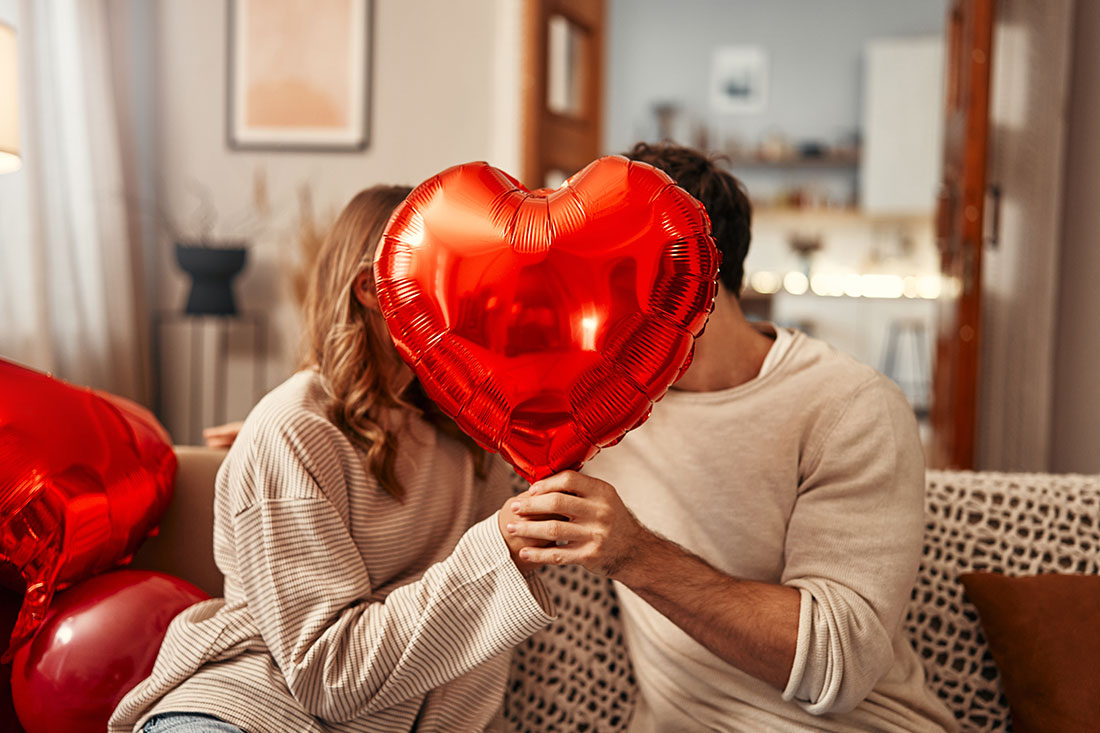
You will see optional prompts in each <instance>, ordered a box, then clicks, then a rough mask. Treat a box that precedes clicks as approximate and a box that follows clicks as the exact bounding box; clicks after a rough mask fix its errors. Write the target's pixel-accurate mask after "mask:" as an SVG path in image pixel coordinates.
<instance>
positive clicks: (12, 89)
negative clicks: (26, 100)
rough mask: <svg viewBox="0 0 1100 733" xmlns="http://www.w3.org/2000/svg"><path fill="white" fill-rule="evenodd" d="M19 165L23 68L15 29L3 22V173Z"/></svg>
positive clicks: (0, 107) (0, 70) (0, 142)
mask: <svg viewBox="0 0 1100 733" xmlns="http://www.w3.org/2000/svg"><path fill="white" fill-rule="evenodd" d="M18 168H19V68H18V64H17V60H16V48H15V29H14V28H12V27H11V26H10V25H5V24H4V23H0V173H10V172H11V171H14V170H16V169H18Z"/></svg>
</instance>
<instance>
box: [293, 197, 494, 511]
mask: <svg viewBox="0 0 1100 733" xmlns="http://www.w3.org/2000/svg"><path fill="white" fill-rule="evenodd" d="M410 190H411V189H409V188H407V187H404V186H374V187H373V188H368V189H366V190H364V191H360V192H359V193H358V194H357V195H356V196H355V198H353V199H352V200H351V202H349V203H348V205H347V206H346V207H344V210H343V211H342V212H341V213H340V216H339V217H337V219H336V222H335V223H334V224H333V226H332V230H331V231H330V232H329V234H328V236H327V237H326V238H325V241H324V243H323V244H322V245H321V248H320V251H319V252H318V253H317V259H316V261H315V263H314V264H313V266H312V268H311V276H310V278H309V289H308V291H307V294H306V298H305V303H304V308H303V310H304V317H305V357H304V359H303V363H302V367H303V368H312V369H316V370H317V371H318V372H320V374H321V377H322V379H321V384H322V385H323V389H324V391H325V395H326V398H327V403H328V404H327V405H326V414H327V417H328V418H329V420H331V421H332V422H333V423H334V424H335V425H336V426H337V427H338V428H340V430H341V431H342V432H343V433H344V434H345V435H346V436H347V437H348V439H350V440H351V441H352V442H353V443H355V444H356V445H358V446H359V447H360V448H362V449H363V450H364V451H365V452H366V454H367V462H368V465H369V467H370V471H371V473H372V474H374V476H375V478H376V479H377V480H378V482H379V484H380V485H381V486H382V488H383V489H384V490H385V491H386V492H387V493H389V494H390V495H391V496H393V497H394V498H396V499H402V498H403V497H404V493H405V492H404V487H402V486H401V483H400V481H399V480H398V478H397V474H396V471H395V467H396V462H397V442H398V438H397V429H398V428H399V425H398V424H396V423H395V422H394V417H396V416H399V415H400V412H399V411H400V410H409V411H415V412H418V413H421V414H423V415H424V417H425V419H427V420H428V421H429V422H431V423H433V424H434V425H435V426H436V428H437V429H439V430H440V431H442V432H444V433H445V434H448V435H450V436H452V437H455V438H458V439H459V440H462V441H463V442H464V443H466V445H467V446H469V447H470V449H471V452H473V453H474V456H475V468H476V470H477V473H478V475H479V476H482V477H483V476H484V470H485V468H484V453H483V452H482V451H481V450H480V449H479V448H477V446H476V444H475V443H474V442H473V441H472V440H470V439H469V438H467V437H466V436H465V435H463V434H462V433H461V431H459V430H458V427H457V426H456V425H455V424H454V423H453V422H451V421H450V419H449V418H447V417H446V415H444V414H443V413H442V412H440V411H439V409H438V408H436V407H435V405H434V404H433V403H432V402H431V400H429V399H428V398H427V396H426V395H425V394H424V392H423V390H422V389H421V387H420V384H419V383H418V382H417V381H416V380H415V379H414V380H413V381H412V383H411V384H409V383H408V378H407V372H406V371H404V369H403V365H402V362H401V357H400V356H398V354H397V349H396V348H394V345H393V342H392V341H391V340H390V337H389V333H388V331H387V330H386V324H385V321H384V320H383V318H382V314H381V312H380V311H379V310H378V308H377V304H375V305H374V307H370V306H364V305H363V304H362V303H360V302H359V299H358V298H357V297H356V294H355V282H356V280H357V279H358V278H359V276H360V274H362V273H363V272H368V273H369V272H371V270H372V268H373V265H374V253H375V250H376V249H377V247H378V243H379V241H380V240H381V237H382V232H383V230H384V229H385V227H386V223H387V222H388V221H389V218H390V215H391V214H392V213H393V211H394V209H396V208H397V206H398V204H400V203H401V202H402V201H403V200H404V199H405V197H406V196H408V195H409V192H410ZM373 290H374V287H373V275H372V280H371V291H372V292H373Z"/></svg>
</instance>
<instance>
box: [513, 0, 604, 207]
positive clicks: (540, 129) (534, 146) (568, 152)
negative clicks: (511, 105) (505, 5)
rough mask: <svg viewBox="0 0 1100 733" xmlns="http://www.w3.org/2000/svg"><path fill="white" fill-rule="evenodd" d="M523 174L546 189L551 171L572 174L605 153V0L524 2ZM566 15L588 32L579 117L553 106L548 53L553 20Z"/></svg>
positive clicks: (531, 184)
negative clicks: (549, 93) (549, 104)
mask: <svg viewBox="0 0 1100 733" xmlns="http://www.w3.org/2000/svg"><path fill="white" fill-rule="evenodd" d="M524 6H525V7H524V16H525V17H524V20H523V23H524V36H525V39H524V40H525V43H524V48H525V51H524V54H525V58H524V65H523V68H524V79H523V151H522V161H523V172H522V176H521V179H522V180H523V182H524V184H525V185H527V186H528V187H529V188H538V187H541V186H543V185H544V181H545V178H546V173H547V172H548V171H551V170H555V169H557V170H562V171H564V172H565V173H566V174H572V173H574V172H576V171H577V170H580V169H581V168H583V167H584V166H585V165H587V164H588V163H589V162H591V161H592V160H594V159H595V158H596V157H597V156H598V155H599V146H600V132H601V125H602V123H603V109H602V108H603V57H604V34H605V24H606V13H605V7H604V0H526V2H525V3H524ZM554 15H561V16H563V17H565V18H566V19H568V20H569V21H570V22H572V23H574V24H575V25H577V26H578V27H579V28H581V29H583V30H584V31H585V32H586V37H587V42H586V43H585V44H584V46H583V48H582V61H581V66H582V73H583V74H584V76H585V82H584V84H583V87H584V88H583V90H582V98H581V109H580V114H579V115H577V116H575V117H574V116H568V115H561V114H556V113H554V112H551V111H550V110H549V109H548V107H547V101H546V100H547V76H548V69H547V59H546V56H547V49H548V31H549V22H550V18H551V16H554Z"/></svg>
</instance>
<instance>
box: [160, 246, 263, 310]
mask: <svg viewBox="0 0 1100 733" xmlns="http://www.w3.org/2000/svg"><path fill="white" fill-rule="evenodd" d="M247 252H248V251H247V250H246V249H245V248H244V247H243V246H231V247H225V246H220V245H219V246H217V247H210V246H204V245H201V244H185V243H182V242H177V243H176V261H177V262H179V265H180V268H181V269H182V270H183V271H184V272H186V273H187V274H188V275H190V276H191V292H190V294H188V296H187V306H186V307H185V308H184V313H187V314H189V315H194V316H234V315H236V314H237V302H236V300H234V298H233V278H235V277H236V276H237V273H239V272H240V271H241V270H242V269H243V268H244V262H245V255H246V254H247Z"/></svg>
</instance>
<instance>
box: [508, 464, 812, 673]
mask: <svg viewBox="0 0 1100 733" xmlns="http://www.w3.org/2000/svg"><path fill="white" fill-rule="evenodd" d="M510 510H511V511H512V512H514V513H515V515H516V520H515V521H512V522H507V523H506V524H505V527H504V528H503V530H504V532H505V533H506V535H515V536H517V537H521V538H526V539H527V540H536V541H542V542H545V543H547V544H548V545H549V546H547V547H538V546H528V547H524V548H523V549H521V550H520V552H519V557H520V559H521V560H523V561H525V562H529V563H544V564H553V565H564V564H576V565H582V566H584V567H585V568H587V569H588V570H590V571H592V572H594V573H599V574H600V575H605V576H608V577H611V578H614V579H615V580H618V581H619V582H621V583H623V584H624V585H625V586H627V587H628V588H630V589H631V590H633V591H634V592H635V593H637V594H638V595H639V596H641V597H642V598H643V599H645V601H646V602H648V603H649V604H650V605H652V606H653V607H654V608H656V609H657V610H658V611H659V612H661V613H662V614H664V615H665V617H666V618H668V619H669V620H670V621H672V622H673V623H674V624H676V625H677V626H679V627H680V628H681V629H683V630H684V631H685V632H686V633H687V634H688V635H690V636H691V637H692V638H694V639H695V640H696V641H698V642H699V643H700V644H702V645H703V646H704V647H706V648H707V649H709V650H710V651H711V652H712V653H714V654H716V655H717V656H718V657H720V658H721V659H724V660H725V661H727V662H729V663H730V664H732V665H733V666H735V667H737V668H739V669H741V670H742V671H744V672H746V673H748V674H751V675H752V676H754V677H758V678H760V679H762V680H764V681H766V682H768V683H770V684H772V685H774V686H775V687H777V688H778V689H780V690H782V689H784V688H785V687H786V685H787V678H788V677H789V676H790V673H791V667H792V666H793V664H794V653H795V647H796V646H797V642H798V614H799V608H800V605H801V596H800V595H799V592H798V591H797V590H796V589H794V588H789V587H787V586H781V585H775V584H772V583H761V582H757V581H753V580H741V579H739V578H733V577H730V576H729V575H726V574H725V573H723V572H720V571H719V570H717V569H716V568H714V567H712V566H710V565H709V564H708V563H707V562H706V561H704V560H703V559H702V558H699V557H697V556H695V555H693V554H691V553H690V552H688V551H687V550H685V549H684V548H682V547H680V546H679V545H677V544H676V543H675V542H673V541H671V540H668V539H665V538H664V537H661V536H659V535H657V534H655V533H653V532H651V531H650V530H648V529H647V528H645V527H643V526H642V525H641V524H640V523H639V522H638V520H637V519H636V518H635V517H634V515H633V514H631V513H630V511H629V510H628V509H627V508H626V506H625V505H624V504H623V503H622V500H621V499H620V498H619V495H618V493H617V492H616V491H615V487H613V486H611V485H610V484H608V483H606V482H604V481H600V480H598V479H593V478H591V477H589V476H584V475H582V474H579V473H576V472H574V471H564V472H562V473H559V474H556V475H554V476H551V477H550V478H546V479H543V480H542V481H538V482H536V483H535V484H533V485H532V486H531V489H530V490H529V491H527V492H525V493H524V494H521V495H520V496H517V497H516V498H515V499H514V500H513V504H512V505H511V506H510ZM549 517H559V519H551V518H549Z"/></svg>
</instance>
